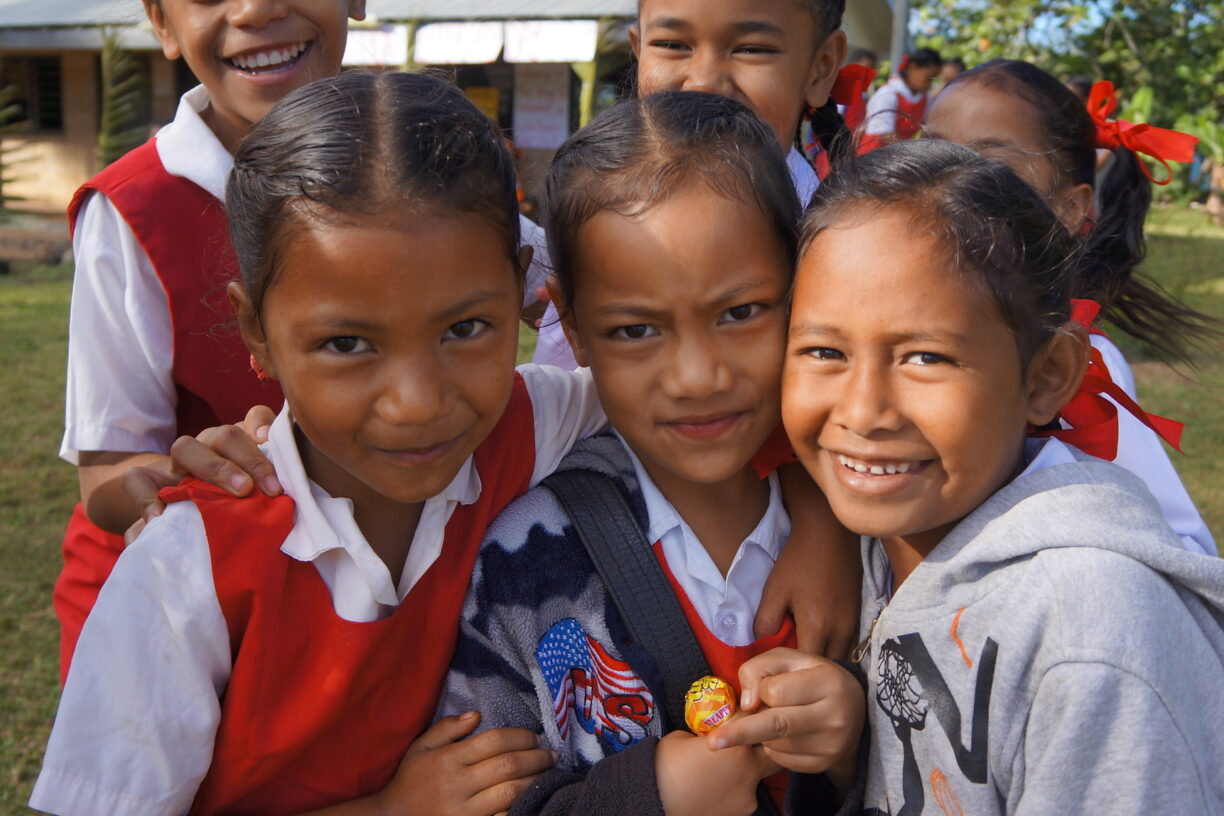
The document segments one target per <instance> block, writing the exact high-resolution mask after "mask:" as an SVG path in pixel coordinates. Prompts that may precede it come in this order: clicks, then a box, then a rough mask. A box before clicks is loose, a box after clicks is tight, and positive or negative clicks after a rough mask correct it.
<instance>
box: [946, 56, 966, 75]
mask: <svg viewBox="0 0 1224 816" xmlns="http://www.w3.org/2000/svg"><path fill="white" fill-rule="evenodd" d="M944 65H951V66H952V67H953V68H957V69H959V70H960V71H962V72H963V71H964V70H965V61H964V60H963V59H961V58H960V57H952V58H951V59H948V60H944Z"/></svg>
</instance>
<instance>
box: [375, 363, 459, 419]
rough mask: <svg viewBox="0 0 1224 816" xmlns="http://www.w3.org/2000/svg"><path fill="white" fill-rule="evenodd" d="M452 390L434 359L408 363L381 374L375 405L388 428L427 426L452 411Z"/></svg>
mask: <svg viewBox="0 0 1224 816" xmlns="http://www.w3.org/2000/svg"><path fill="white" fill-rule="evenodd" d="M454 402H455V400H454V389H453V388H452V387H451V384H450V382H449V381H448V380H447V378H446V376H445V373H444V372H443V371H442V370H441V367H440V366H439V365H438V364H437V362H436V361H435V360H433V359H415V360H407V361H405V362H404V363H403V364H401V365H398V366H390V367H388V370H387V371H386V372H385V373H384V374H383V380H382V382H381V384H380V388H379V393H378V396H377V399H376V402H375V412H376V414H377V415H378V418H379V419H381V420H382V421H384V422H386V423H387V424H388V425H398V426H411V425H420V426H425V425H430V424H432V423H434V422H436V421H438V420H439V419H441V418H442V417H444V416H446V414H447V413H449V412H450V411H451V409H452V408H453V407H454Z"/></svg>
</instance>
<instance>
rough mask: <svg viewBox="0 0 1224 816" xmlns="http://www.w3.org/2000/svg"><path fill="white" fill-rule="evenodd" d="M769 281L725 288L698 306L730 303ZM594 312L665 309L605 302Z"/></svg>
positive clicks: (644, 313)
mask: <svg viewBox="0 0 1224 816" xmlns="http://www.w3.org/2000/svg"><path fill="white" fill-rule="evenodd" d="M769 282H770V281H769V279H768V278H759V279H757V280H753V281H748V282H747V283H745V284H743V285H742V286H736V287H735V288H734V289H727V290H725V291H723V292H719V293H718V294H716V295H714V296H713V297H711V298H707V299H705V300H703V301H700V303H699V306H701V307H702V308H707V309H708V308H711V307H713V306H718V305H721V304H724V303H730V302H732V301H734V300H736V299H738V298H739V297H741V296H743V295H744V294H745V293H747V292H750V291H752V290H753V289H757V288H759V287H761V286H765V285H767V284H768V283H769ZM595 314H597V315H610V314H617V315H633V316H635V317H644V318H658V317H663V316H665V315H666V314H667V311H666V310H665V309H652V308H650V307H649V306H641V305H638V304H636V303H605V304H604V305H603V306H600V307H599V308H598V309H596V310H595Z"/></svg>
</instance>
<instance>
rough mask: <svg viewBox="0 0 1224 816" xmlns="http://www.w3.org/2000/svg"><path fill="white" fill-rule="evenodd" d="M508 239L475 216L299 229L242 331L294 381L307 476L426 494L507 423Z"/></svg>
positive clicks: (512, 282) (354, 491)
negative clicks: (258, 310)
mask: <svg viewBox="0 0 1224 816" xmlns="http://www.w3.org/2000/svg"><path fill="white" fill-rule="evenodd" d="M504 244H505V241H504V239H503V237H502V236H501V235H499V234H498V233H497V231H496V230H495V229H493V228H492V227H491V226H490V225H489V224H488V223H487V222H486V221H484V220H483V219H481V218H480V217H478V216H475V215H470V214H464V215H453V214H444V215H432V216H431V215H425V214H421V215H414V216H412V217H411V218H406V219H404V221H403V222H402V223H401V224H397V225H396V226H394V227H391V226H386V225H383V224H380V223H376V222H373V223H372V222H357V223H349V224H335V223H326V224H318V225H317V226H313V227H312V226H300V227H298V228H297V229H295V231H294V232H293V233H292V234H291V235H289V236H286V239H285V242H284V248H283V252H282V253H281V255H280V258H279V270H280V271H279V276H278V278H277V279H276V280H275V281H274V282H273V283H272V286H271V288H270V289H269V290H268V291H267V294H266V296H265V299H264V301H263V308H262V315H260V316H259V317H258V318H254V319H253V318H252V315H251V314H250V310H249V307H247V309H246V310H245V313H244V310H243V308H242V306H241V301H244V300H245V297H243V298H239V299H238V300H239V304H238V305H239V314H240V320H241V322H242V328H243V338H244V339H245V340H246V341H247V345H248V346H249V347H250V348H251V350H252V351H253V352H254V353H255V355H256V356H257V358H259V361H260V363H261V365H262V366H263V368H264V370H265V371H266V372H267V373H268V374H269V375H270V376H272V377H273V378H275V379H277V380H278V381H279V382H280V385H281V387H282V388H283V389H284V392H285V398H286V400H287V401H288V403H289V405H290V406H291V407H292V409H293V415H294V419H295V420H296V422H297V424H298V428H299V430H300V432H301V433H300V435H299V438H301V437H302V436H304V439H301V440H300V441H301V446H302V459H303V462H304V463H305V465H306V469H307V472H308V473H309V474H310V477H311V478H312V479H314V480H315V481H316V482H317V483H318V484H320V485H321V486H322V487H323V488H324V489H325V490H327V491H328V492H329V493H331V494H332V495H334V496H344V497H347V498H350V499H353V500H354V501H355V502H361V501H362V500H373V501H378V500H379V499H378V497H380V496H381V497H383V498H386V499H391V500H392V501H395V502H401V503H413V502H420V501H424V500H425V499H427V498H429V497H430V496H434V495H436V494H438V493H439V492H441V491H442V490H443V489H444V488H445V487H446V486H447V485H448V484H449V483H450V482H451V480H453V479H454V477H455V475H456V474H457V473H458V471H459V468H460V467H461V466H462V464H463V462H464V461H465V460H466V459H467V457H468V456H470V455H471V454H472V452H473V451H474V450H475V449H476V446H477V445H479V444H480V442H481V441H482V440H483V439H484V438H485V437H486V436H487V435H488V433H489V431H491V430H492V428H493V426H494V425H495V424H496V423H497V421H498V419H499V418H500V417H501V414H502V411H503V409H504V408H505V406H506V403H507V401H508V400H509V397H510V390H511V385H512V383H513V378H514V359H515V352H516V349H517V342H518V319H517V318H518V303H519V301H520V288H521V285H520V283H519V282H518V276H517V275H516V273H515V270H514V265H513V264H512V263H511V261H510V260H509V259H508V258H507V257H506V254H505V249H504ZM233 286H237V284H234V285H233ZM239 291H241V290H239ZM232 292H233V290H232V289H231V293H232Z"/></svg>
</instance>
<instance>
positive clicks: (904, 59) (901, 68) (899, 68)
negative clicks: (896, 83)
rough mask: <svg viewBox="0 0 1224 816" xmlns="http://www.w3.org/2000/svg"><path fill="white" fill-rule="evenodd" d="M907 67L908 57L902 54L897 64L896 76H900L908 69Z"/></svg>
mask: <svg viewBox="0 0 1224 816" xmlns="http://www.w3.org/2000/svg"><path fill="white" fill-rule="evenodd" d="M909 65H910V55H909V54H902V55H901V60H900V61H899V62H898V63H897V75H898V76H900V75H901V74H904V73H905V71H906V69H907V68H909Z"/></svg>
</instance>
